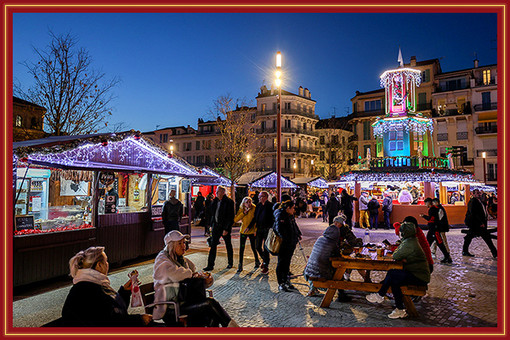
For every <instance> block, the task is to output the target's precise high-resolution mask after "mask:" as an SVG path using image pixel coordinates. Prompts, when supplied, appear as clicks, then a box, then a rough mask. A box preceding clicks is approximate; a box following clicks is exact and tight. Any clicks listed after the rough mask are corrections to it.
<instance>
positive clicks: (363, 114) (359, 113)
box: [353, 109, 385, 117]
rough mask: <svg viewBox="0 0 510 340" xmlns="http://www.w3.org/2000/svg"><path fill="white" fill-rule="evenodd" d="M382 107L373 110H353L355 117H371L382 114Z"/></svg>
mask: <svg viewBox="0 0 510 340" xmlns="http://www.w3.org/2000/svg"><path fill="white" fill-rule="evenodd" d="M384 114H385V112H384V109H380V110H374V111H356V112H354V114H353V115H354V116H355V117H372V116H382V115H384Z"/></svg>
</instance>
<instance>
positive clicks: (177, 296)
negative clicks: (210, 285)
mask: <svg viewBox="0 0 510 340" xmlns="http://www.w3.org/2000/svg"><path fill="white" fill-rule="evenodd" d="M163 288H164V296H163V301H173V302H176V303H180V304H184V303H190V304H196V303H200V302H203V301H205V300H206V298H207V297H206V292H205V279H203V278H199V277H190V278H189V279H185V280H182V281H181V282H175V283H168V284H166V285H164V286H163Z"/></svg>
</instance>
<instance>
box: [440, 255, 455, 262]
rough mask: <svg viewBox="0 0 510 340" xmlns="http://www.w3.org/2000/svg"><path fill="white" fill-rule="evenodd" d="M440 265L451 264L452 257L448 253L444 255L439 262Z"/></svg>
mask: <svg viewBox="0 0 510 340" xmlns="http://www.w3.org/2000/svg"><path fill="white" fill-rule="evenodd" d="M441 263H453V260H452V257H451V256H450V254H449V253H447V255H445V257H444V259H442V260H441Z"/></svg>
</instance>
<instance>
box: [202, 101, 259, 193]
mask: <svg viewBox="0 0 510 340" xmlns="http://www.w3.org/2000/svg"><path fill="white" fill-rule="evenodd" d="M255 112H256V109H255V108H250V107H248V106H247V105H245V103H244V101H240V100H234V99H233V98H232V97H231V96H230V95H228V94H227V95H224V96H220V97H218V98H217V99H216V100H215V101H214V103H213V108H212V109H211V112H210V114H211V115H213V117H216V125H217V129H218V131H219V132H220V140H219V143H218V144H219V145H220V148H221V149H220V150H219V152H218V163H219V164H218V165H219V166H220V167H221V168H222V169H223V175H224V176H226V177H228V178H229V179H230V180H231V181H232V182H235V181H237V180H238V179H239V177H241V176H242V175H243V174H244V173H246V172H248V171H249V170H250V166H251V165H252V164H254V163H255V162H256V161H257V158H258V156H259V154H260V152H261V151H262V149H261V146H260V145H259V142H258V140H259V137H258V136H257V133H256V127H255V121H254V119H252V118H253V117H252V115H253V114H255ZM247 155H250V159H248V158H247ZM231 189H232V191H231V192H232V199H233V200H234V201H235V190H234V185H232V187H231Z"/></svg>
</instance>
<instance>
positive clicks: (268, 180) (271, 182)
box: [250, 172, 298, 189]
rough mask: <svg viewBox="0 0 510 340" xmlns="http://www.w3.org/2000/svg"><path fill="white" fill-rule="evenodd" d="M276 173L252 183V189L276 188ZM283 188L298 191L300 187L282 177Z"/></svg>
mask: <svg viewBox="0 0 510 340" xmlns="http://www.w3.org/2000/svg"><path fill="white" fill-rule="evenodd" d="M276 176H277V174H276V172H271V173H270V174H268V175H267V176H264V177H262V178H260V179H258V180H256V181H254V182H251V183H250V187H252V188H276V179H277V177H276ZM281 187H282V188H284V189H296V188H298V186H297V185H296V184H294V183H292V182H291V181H289V180H288V179H286V178H285V177H283V176H281Z"/></svg>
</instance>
